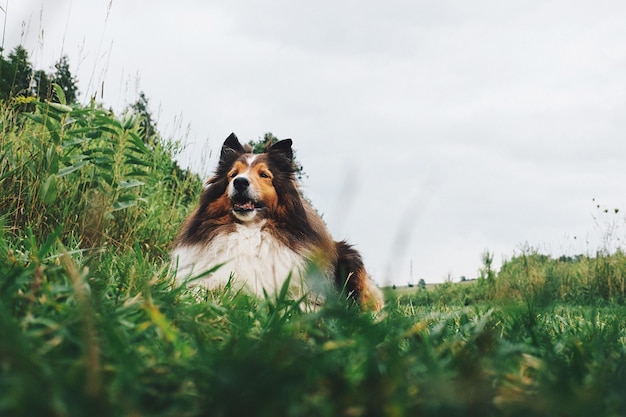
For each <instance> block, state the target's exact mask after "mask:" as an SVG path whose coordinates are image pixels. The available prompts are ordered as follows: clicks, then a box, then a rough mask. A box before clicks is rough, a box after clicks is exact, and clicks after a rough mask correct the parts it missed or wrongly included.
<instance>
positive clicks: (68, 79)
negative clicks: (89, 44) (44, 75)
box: [52, 55, 78, 104]
mask: <svg viewBox="0 0 626 417" xmlns="http://www.w3.org/2000/svg"><path fill="white" fill-rule="evenodd" d="M54 68H55V71H54V74H53V75H52V82H53V83H56V84H58V85H59V87H61V89H62V90H63V93H64V94H65V101H66V103H67V104H72V103H74V102H75V101H76V99H77V98H78V86H77V85H76V84H77V82H78V81H77V80H76V78H74V76H73V75H72V73H71V71H70V64H69V60H68V58H67V56H65V55H64V56H62V57H61V59H59V61H58V62H57V63H56V64H54Z"/></svg>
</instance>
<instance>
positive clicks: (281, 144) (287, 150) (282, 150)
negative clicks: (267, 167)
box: [267, 139, 293, 162]
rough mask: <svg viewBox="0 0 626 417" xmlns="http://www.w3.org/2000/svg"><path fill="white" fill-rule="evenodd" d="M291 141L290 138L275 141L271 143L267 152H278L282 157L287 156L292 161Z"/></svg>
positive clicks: (276, 153) (275, 153)
mask: <svg viewBox="0 0 626 417" xmlns="http://www.w3.org/2000/svg"><path fill="white" fill-rule="evenodd" d="M292 143H293V142H292V140H291V139H283V140H281V141H278V142H276V143H275V144H274V145H272V146H271V147H270V148H269V150H268V151H267V153H270V154H274V155H278V154H280V155H282V156H283V157H285V158H287V159H288V160H289V162H292V161H293V150H292V149H291V145H292Z"/></svg>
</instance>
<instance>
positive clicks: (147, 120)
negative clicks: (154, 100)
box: [130, 91, 159, 144]
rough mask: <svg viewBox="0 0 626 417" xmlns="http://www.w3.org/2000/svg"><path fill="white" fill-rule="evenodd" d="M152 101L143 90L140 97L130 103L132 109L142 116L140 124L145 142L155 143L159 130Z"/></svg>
mask: <svg viewBox="0 0 626 417" xmlns="http://www.w3.org/2000/svg"><path fill="white" fill-rule="evenodd" d="M149 106H150V103H149V101H148V98H147V97H146V95H145V94H144V92H143V91H141V92H140V93H139V98H138V99H137V101H135V102H134V103H133V104H131V105H130V111H131V112H132V113H133V114H136V115H138V116H139V117H140V118H141V121H140V122H139V126H141V130H142V133H143V137H142V139H143V142H144V143H145V144H154V143H155V142H156V141H157V140H158V133H159V132H158V130H157V126H156V122H155V121H154V119H153V117H152V112H151V111H150V107H149Z"/></svg>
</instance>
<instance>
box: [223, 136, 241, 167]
mask: <svg viewBox="0 0 626 417" xmlns="http://www.w3.org/2000/svg"><path fill="white" fill-rule="evenodd" d="M244 153H245V149H244V148H243V146H242V145H241V143H239V139H237V136H236V135H235V134H234V133H231V134H230V136H228V137H227V138H226V140H225V141H224V144H223V145H222V152H221V153H220V161H227V160H229V159H230V158H232V157H233V156H239V155H241V154H244Z"/></svg>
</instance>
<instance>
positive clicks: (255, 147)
mask: <svg viewBox="0 0 626 417" xmlns="http://www.w3.org/2000/svg"><path fill="white" fill-rule="evenodd" d="M276 142H278V138H277V137H276V136H274V135H273V134H272V133H271V132H267V133H266V134H264V135H263V139H261V138H259V139H258V140H256V141H254V140H251V141H249V142H248V145H250V146H251V147H252V153H262V152H263V151H264V150H265V149H266V148H267V146H268V145H273V144H275V143H276ZM293 164H294V167H295V175H296V178H297V179H298V180H299V181H301V180H302V179H303V178H305V177H306V173H305V172H304V168H303V167H302V165H301V164H300V162H298V160H297V159H296V157H295V151H294V158H293Z"/></svg>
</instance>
